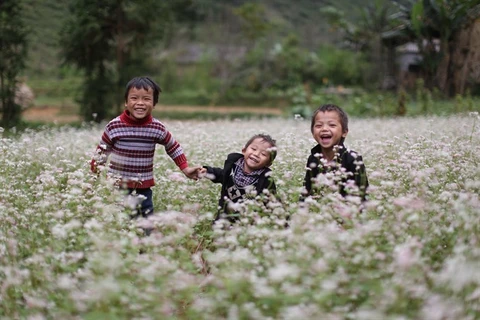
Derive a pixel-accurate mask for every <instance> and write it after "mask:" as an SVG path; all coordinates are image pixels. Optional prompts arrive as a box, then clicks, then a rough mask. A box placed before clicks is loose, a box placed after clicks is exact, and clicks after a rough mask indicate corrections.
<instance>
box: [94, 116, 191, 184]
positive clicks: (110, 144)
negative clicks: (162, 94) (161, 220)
mask: <svg viewBox="0 0 480 320" xmlns="http://www.w3.org/2000/svg"><path fill="white" fill-rule="evenodd" d="M125 116H126V115H125V113H124V114H122V115H121V116H118V117H116V118H115V119H113V120H112V121H110V122H109V123H108V124H107V125H106V126H105V130H104V132H103V134H102V138H101V141H100V144H99V146H98V148H97V152H98V153H99V154H98V155H97V156H96V157H95V160H96V164H97V165H102V164H105V162H106V158H107V157H105V155H107V156H109V158H110V163H109V168H108V174H109V176H114V177H121V179H122V182H126V183H127V185H128V187H141V188H149V187H151V186H153V185H155V182H154V177H153V158H154V155H155V146H156V145H157V144H160V145H163V146H164V147H165V151H166V153H167V154H168V156H169V157H170V158H172V160H173V161H174V162H175V164H176V165H177V166H178V167H180V169H184V168H185V167H187V166H188V164H187V158H186V157H185V154H184V153H183V149H182V147H181V146H180V144H179V143H178V142H177V141H176V140H175V139H174V138H173V136H172V135H171V133H170V132H169V131H168V130H167V129H166V128H165V126H164V125H163V124H162V123H161V122H160V121H159V120H157V119H154V118H152V120H151V121H149V122H147V123H144V124H142V125H134V124H132V123H131V119H128V121H125ZM102 155H104V156H103V157H102ZM92 167H93V166H92Z"/></svg>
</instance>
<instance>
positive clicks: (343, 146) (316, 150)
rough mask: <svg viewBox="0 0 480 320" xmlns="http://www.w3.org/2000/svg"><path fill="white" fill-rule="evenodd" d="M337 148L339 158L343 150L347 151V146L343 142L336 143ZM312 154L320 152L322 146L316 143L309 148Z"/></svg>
mask: <svg viewBox="0 0 480 320" xmlns="http://www.w3.org/2000/svg"><path fill="white" fill-rule="evenodd" d="M338 146H339V150H338V152H337V153H338V155H339V157H340V158H341V157H342V156H343V154H344V153H345V152H347V148H346V147H345V145H344V144H343V143H340V144H338ZM311 152H312V155H315V154H317V153H319V154H322V146H321V145H319V144H317V145H316V146H315V147H313V148H312V150H311Z"/></svg>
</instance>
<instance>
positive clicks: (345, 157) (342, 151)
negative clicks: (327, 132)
mask: <svg viewBox="0 0 480 320" xmlns="http://www.w3.org/2000/svg"><path fill="white" fill-rule="evenodd" d="M321 158H322V147H321V146H320V145H319V144H317V145H316V146H315V147H314V148H312V150H311V153H310V156H309V157H308V160H307V166H306V168H307V171H306V173H305V179H304V187H305V189H306V194H304V196H309V195H314V193H315V192H314V190H313V185H312V179H313V178H315V177H317V175H318V174H320V173H327V172H329V171H330V170H338V169H339V166H340V167H343V168H345V170H346V177H345V176H344V177H342V179H341V180H340V181H338V187H339V192H340V194H341V195H342V196H346V195H347V192H346V190H345V187H344V186H345V183H346V182H347V181H348V180H354V181H355V184H356V185H357V186H358V187H359V189H360V194H359V196H360V197H362V199H363V200H365V197H366V191H367V188H368V179H367V173H366V171H365V165H364V164H363V159H362V156H361V155H359V154H357V153H356V152H355V151H352V150H348V149H347V148H345V145H343V144H340V145H339V150H338V152H337V155H336V156H335V158H334V161H336V163H337V167H336V168H332V167H324V166H323V165H322V164H321V162H320V159H321Z"/></svg>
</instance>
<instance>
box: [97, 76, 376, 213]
mask: <svg viewBox="0 0 480 320" xmlns="http://www.w3.org/2000/svg"><path fill="white" fill-rule="evenodd" d="M160 92H161V89H160V87H159V86H158V84H156V83H155V81H153V80H152V79H150V78H149V77H137V78H133V79H132V80H130V81H129V82H128V84H127V86H126V90H125V110H124V112H123V113H122V114H121V115H120V116H118V117H116V118H114V119H113V120H111V121H110V122H109V123H108V124H107V125H106V126H105V130H104V132H103V134H102V137H101V141H100V143H99V144H98V146H97V149H96V155H95V156H94V157H93V159H92V161H91V170H92V172H94V173H98V172H99V168H100V167H101V166H105V165H106V164H107V160H108V158H109V160H110V162H109V165H108V175H109V176H110V177H116V178H117V179H118V180H117V181H118V185H119V186H120V187H121V188H124V189H126V190H128V194H133V195H136V196H138V195H140V201H139V203H140V205H139V207H138V210H137V212H136V215H135V216H134V217H139V216H142V217H147V216H149V215H151V214H152V213H153V210H154V206H153V200H152V189H151V187H153V186H154V185H155V180H154V176H153V159H154V154H155V147H156V145H157V144H160V145H163V146H164V148H165V150H166V153H167V154H168V155H169V156H170V158H171V159H172V160H173V161H174V162H175V164H176V165H177V166H178V167H179V169H180V170H182V172H183V173H184V174H185V176H187V177H188V178H190V179H195V180H197V179H198V178H199V177H203V176H205V177H207V178H209V179H210V180H211V181H212V182H214V183H220V184H222V188H221V192H220V199H219V201H218V207H219V211H218V214H217V216H216V217H215V220H218V219H220V218H227V219H228V220H230V221H231V222H235V221H236V220H238V215H239V212H238V210H237V209H236V206H235V204H238V203H242V202H243V201H245V200H246V199H249V198H250V197H256V196H264V197H263V198H264V199H265V200H266V201H267V200H268V196H269V195H274V194H275V193H276V186H275V182H274V179H273V177H272V176H271V174H272V170H271V169H270V166H271V165H272V163H273V161H274V159H275V157H276V155H277V150H276V141H275V140H274V139H273V138H272V137H271V136H269V135H266V134H257V135H254V136H253V137H251V138H250V139H249V140H248V141H247V143H246V144H245V146H244V147H243V148H242V153H231V154H229V155H228V156H227V159H226V160H225V163H224V166H223V168H217V167H210V166H204V167H200V166H198V167H190V166H189V165H188V162H187V158H186V156H185V154H184V152H183V149H182V147H181V146H180V144H179V143H178V142H177V141H176V140H175V139H174V138H173V136H172V134H171V133H170V132H169V131H168V130H167V129H166V127H165V126H164V124H163V123H162V122H160V121H159V120H157V119H155V118H153V117H152V111H153V109H154V107H155V105H156V104H157V102H158V97H159V94H160ZM311 133H312V136H313V138H314V139H315V141H316V142H317V143H318V144H317V145H316V146H315V147H314V148H313V149H312V150H311V154H310V155H309V157H308V160H307V167H306V168H307V171H306V174H305V178H304V187H305V190H304V191H305V192H304V193H303V195H302V198H305V197H307V196H312V197H318V196H321V194H318V192H317V191H318V189H319V188H318V187H319V183H318V179H319V177H322V176H324V175H326V174H327V173H336V174H334V175H333V176H334V177H336V179H335V180H334V181H333V182H334V183H333V184H334V186H336V187H337V190H338V191H339V192H340V194H342V195H343V196H346V195H347V194H353V195H359V196H360V197H361V198H362V199H363V200H365V196H366V191H367V187H368V180H367V176H366V172H365V166H364V164H363V161H362V157H361V156H360V155H358V154H357V153H355V152H354V151H351V150H348V149H347V148H345V146H344V144H343V143H344V140H345V138H346V136H347V134H348V117H347V115H346V113H345V112H344V111H343V110H342V109H341V108H340V107H338V106H336V105H332V104H326V105H323V106H321V107H319V108H318V109H317V110H316V111H315V112H314V114H313V116H312V120H311Z"/></svg>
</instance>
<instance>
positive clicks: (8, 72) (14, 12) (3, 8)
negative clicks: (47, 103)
mask: <svg viewBox="0 0 480 320" xmlns="http://www.w3.org/2000/svg"><path fill="white" fill-rule="evenodd" d="M26 37H27V30H26V28H25V25H24V23H23V20H22V2H21V1H19V0H2V1H0V107H1V111H2V120H1V126H2V127H6V128H11V127H14V126H15V125H17V124H18V123H19V122H20V120H21V114H22V109H21V107H20V106H19V105H18V104H16V103H15V92H16V87H17V76H18V75H19V74H20V72H21V71H22V70H23V69H24V68H25V59H26V57H27V40H26V39H27V38H26Z"/></svg>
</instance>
